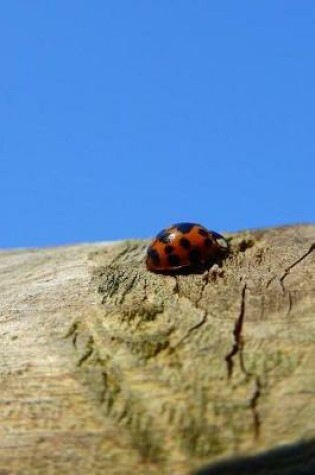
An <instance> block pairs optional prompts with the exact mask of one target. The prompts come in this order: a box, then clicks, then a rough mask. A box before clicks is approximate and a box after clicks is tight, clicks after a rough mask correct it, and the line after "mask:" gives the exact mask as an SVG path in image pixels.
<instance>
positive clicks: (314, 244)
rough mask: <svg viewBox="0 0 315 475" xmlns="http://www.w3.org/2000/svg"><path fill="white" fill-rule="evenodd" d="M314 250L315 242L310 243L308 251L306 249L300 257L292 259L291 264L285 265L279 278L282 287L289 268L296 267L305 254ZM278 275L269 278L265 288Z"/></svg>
mask: <svg viewBox="0 0 315 475" xmlns="http://www.w3.org/2000/svg"><path fill="white" fill-rule="evenodd" d="M314 250H315V243H313V244H311V245H310V247H309V249H308V251H306V252H305V253H304V254H303V255H302V256H301V257H299V258H298V259H297V260H296V261H294V262H293V263H292V264H290V265H289V266H288V267H286V268H285V269H284V271H283V274H282V276H281V277H280V278H279V281H280V285H281V287H282V289H285V288H284V285H283V281H284V279H285V278H286V277H287V276H288V275H289V274H290V272H291V270H292V269H293V268H294V267H296V266H297V265H298V264H300V263H301V262H302V261H303V260H304V259H306V257H307V256H309V255H310V254H311V253H312V252H313V251H314ZM277 278H278V276H276V275H274V276H273V277H271V279H269V280H268V281H267V283H266V288H268V287H269V286H270V284H271V282H273V281H274V280H275V279H277Z"/></svg>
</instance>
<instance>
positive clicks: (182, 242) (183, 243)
mask: <svg viewBox="0 0 315 475" xmlns="http://www.w3.org/2000/svg"><path fill="white" fill-rule="evenodd" d="M179 244H180V245H181V246H182V247H183V248H184V249H190V248H191V244H190V241H189V239H186V238H181V239H180V241H179Z"/></svg>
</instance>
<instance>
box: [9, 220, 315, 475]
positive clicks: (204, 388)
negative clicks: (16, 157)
mask: <svg viewBox="0 0 315 475" xmlns="http://www.w3.org/2000/svg"><path fill="white" fill-rule="evenodd" d="M226 236H227V238H228V240H229V243H230V250H231V252H230V254H229V255H228V256H227V257H226V259H225V260H224V261H223V262H222V263H221V268H222V272H221V273H217V274H209V276H208V279H207V278H205V276H204V275H202V274H200V273H196V274H186V275H185V274H182V275H161V274H153V273H150V272H148V271H147V270H146V269H145V265H144V256H145V250H146V246H147V242H146V241H140V240H138V241H135V240H133V241H121V242H119V243H96V244H84V245H76V246H65V247H58V248H53V249H39V250H29V249H27V250H23V249H22V250H14V251H3V252H1V253H0V321H1V342H2V344H1V349H0V351H1V358H0V361H1V366H0V375H1V397H0V417H1V426H0V473H1V474H3V475H4V474H18V475H21V474H23V475H24V474H32V475H33V474H74V473H75V474H105V473H106V474H109V475H111V474H113V475H116V474H133V473H135V474H140V475H142V474H143V475H144V474H153V475H155V474H161V473H163V474H164V473H165V474H175V475H177V474H178V475H181V474H189V473H195V474H200V475H201V474H202V475H206V474H207V475H223V474H243V473H244V474H245V473H248V474H250V473H253V472H255V474H256V475H262V474H275V473H277V474H281V475H284V474H285V475H288V474H294V475H296V474H298V473H303V474H307V475H311V474H313V473H315V370H314V363H315V345H314V343H315V318H314V312H315V277H314V276H315V226H314V225H296V226H284V227H278V228H272V229H261V230H253V231H243V232H239V233H234V234H232V233H230V234H226Z"/></svg>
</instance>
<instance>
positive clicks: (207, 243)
mask: <svg viewBox="0 0 315 475" xmlns="http://www.w3.org/2000/svg"><path fill="white" fill-rule="evenodd" d="M212 245H213V243H212V241H211V239H210V238H206V239H205V246H206V247H212Z"/></svg>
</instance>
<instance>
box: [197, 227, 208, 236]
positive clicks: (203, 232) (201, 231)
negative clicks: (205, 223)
mask: <svg viewBox="0 0 315 475" xmlns="http://www.w3.org/2000/svg"><path fill="white" fill-rule="evenodd" d="M198 234H200V236H204V237H207V236H208V234H209V233H208V231H206V230H205V229H202V228H199V229H198Z"/></svg>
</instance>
